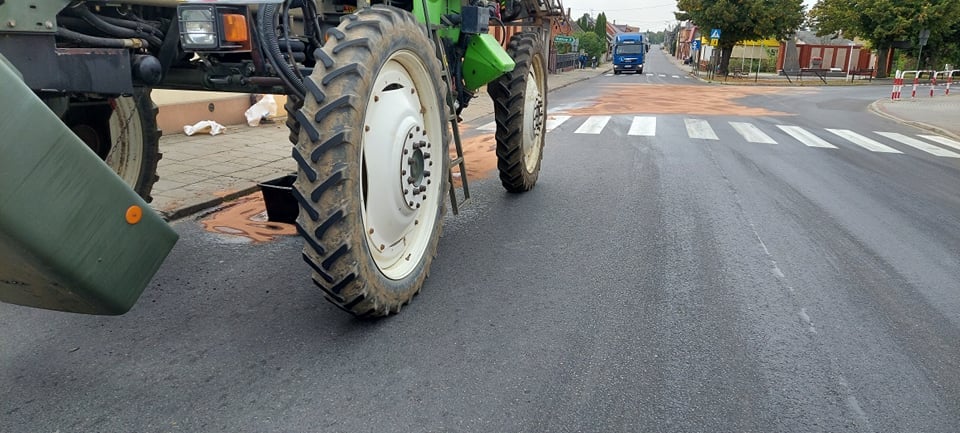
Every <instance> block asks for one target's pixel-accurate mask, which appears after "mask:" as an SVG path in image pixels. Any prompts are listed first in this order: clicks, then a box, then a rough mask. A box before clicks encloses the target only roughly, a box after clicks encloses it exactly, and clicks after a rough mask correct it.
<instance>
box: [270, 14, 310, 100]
mask: <svg viewBox="0 0 960 433" xmlns="http://www.w3.org/2000/svg"><path fill="white" fill-rule="evenodd" d="M278 11H279V9H278V8H277V5H275V4H272V3H271V4H266V5H263V7H262V8H261V9H260V17H259V18H260V36H261V38H262V41H263V44H262V45H264V49H265V51H266V52H265V53H264V54H265V55H266V57H267V60H268V61H269V62H270V64H271V65H273V67H274V68H275V69H277V72H279V73H280V74H282V75H283V76H284V77H285V78H286V81H288V82H289V83H290V84H291V85H292V86H293V88H292V89H290V90H291V91H293V92H295V93H296V94H297V96H299V97H301V98H303V97H304V96H305V95H306V94H307V88H306V87H304V85H303V80H302V79H300V77H298V76H297V73H296V72H295V71H294V69H293V65H291V64H290V63H289V62H287V61H285V60H284V59H283V53H282V52H281V51H280V44H279V40H278V37H277V28H276V27H275V26H274V22H275V20H276V17H277V12H278ZM292 60H293V59H291V61H292Z"/></svg>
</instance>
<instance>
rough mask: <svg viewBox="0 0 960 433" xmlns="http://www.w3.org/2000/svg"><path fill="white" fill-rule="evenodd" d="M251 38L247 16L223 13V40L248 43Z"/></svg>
mask: <svg viewBox="0 0 960 433" xmlns="http://www.w3.org/2000/svg"><path fill="white" fill-rule="evenodd" d="M249 38H250V32H249V31H248V30H247V17H245V16H243V15H241V14H223V40H225V41H227V42H238V43H242V44H244V45H246V42H247V40H248V39H249Z"/></svg>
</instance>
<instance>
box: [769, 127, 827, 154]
mask: <svg viewBox="0 0 960 433" xmlns="http://www.w3.org/2000/svg"><path fill="white" fill-rule="evenodd" d="M777 128H780V129H782V130H783V132H786V133H787V134H790V136H792V137H793V138H796V139H797V141H799V142H801V143H803V144H805V145H807V146H810V147H823V148H826V149H836V148H837V146H834V145H832V144H830V143H828V142H827V141H826V140H824V139H822V138H820V137H817V136H816V135H813V133H811V132H809V131H807V130H806V129H803V128H801V127H799V126H788V125H777Z"/></svg>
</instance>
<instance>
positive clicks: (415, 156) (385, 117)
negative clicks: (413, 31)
mask: <svg viewBox="0 0 960 433" xmlns="http://www.w3.org/2000/svg"><path fill="white" fill-rule="evenodd" d="M438 96H439V95H438V94H437V93H436V90H435V87H434V83H433V80H432V78H431V76H430V74H429V72H427V68H426V66H425V65H424V64H423V62H422V61H421V60H420V58H419V57H418V56H417V55H416V54H414V53H412V52H410V51H406V50H403V51H398V52H396V53H393V54H392V55H391V56H390V58H389V59H387V61H386V63H384V65H383V68H381V69H380V72H379V74H378V75H377V77H376V78H375V79H374V81H373V90H372V92H371V94H370V97H369V100H368V101H367V105H366V113H365V116H364V122H363V128H364V131H363V139H362V146H361V147H362V161H363V164H364V174H365V176H364V181H363V182H361V185H360V188H361V190H360V194H361V197H362V202H361V216H362V218H363V229H364V234H365V237H366V240H367V246H368V247H369V249H370V253H371V256H372V257H373V261H374V262H375V263H376V265H377V267H378V268H379V269H380V272H381V273H383V275H384V276H386V277H387V278H390V279H393V280H399V279H402V278H404V277H406V276H408V275H410V274H411V273H412V272H414V270H415V269H416V267H417V266H418V265H419V264H420V261H421V259H422V258H423V255H424V254H425V253H426V251H427V248H428V246H429V244H430V238H431V236H432V234H433V228H434V225H435V224H437V213H438V209H437V208H438V206H439V203H440V194H442V193H443V191H441V190H440V186H441V184H442V183H443V182H442V179H443V178H442V176H443V175H444V174H445V173H442V172H441V170H442V167H443V164H442V163H441V159H440V158H445V157H446V155H443V154H442V149H443V132H442V130H441V128H443V122H442V120H441V119H440V118H439V114H440V107H439V106H438V105H437V100H438V99H439V97H438Z"/></svg>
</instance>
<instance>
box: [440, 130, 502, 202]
mask: <svg viewBox="0 0 960 433" xmlns="http://www.w3.org/2000/svg"><path fill="white" fill-rule="evenodd" d="M460 126H461V128H464V129H469V128H470V127H469V125H466V124H461V125H460ZM450 144H451V146H450V147H451V149H450V158H456V151H455V150H454V149H453V143H450ZM461 144H462V146H463V159H464V161H465V162H466V164H467V181H470V180H473V179H485V178H486V177H488V176H490V174H491V173H492V172H493V171H494V170H496V168H497V139H496V137H495V136H494V134H482V135H477V136H473V137H469V138H467V137H463V138H462V139H461ZM451 168H452V169H453V172H454V175H453V184H454V186H457V187H459V186H460V173H459V168H458V167H456V166H454V167H451Z"/></svg>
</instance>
